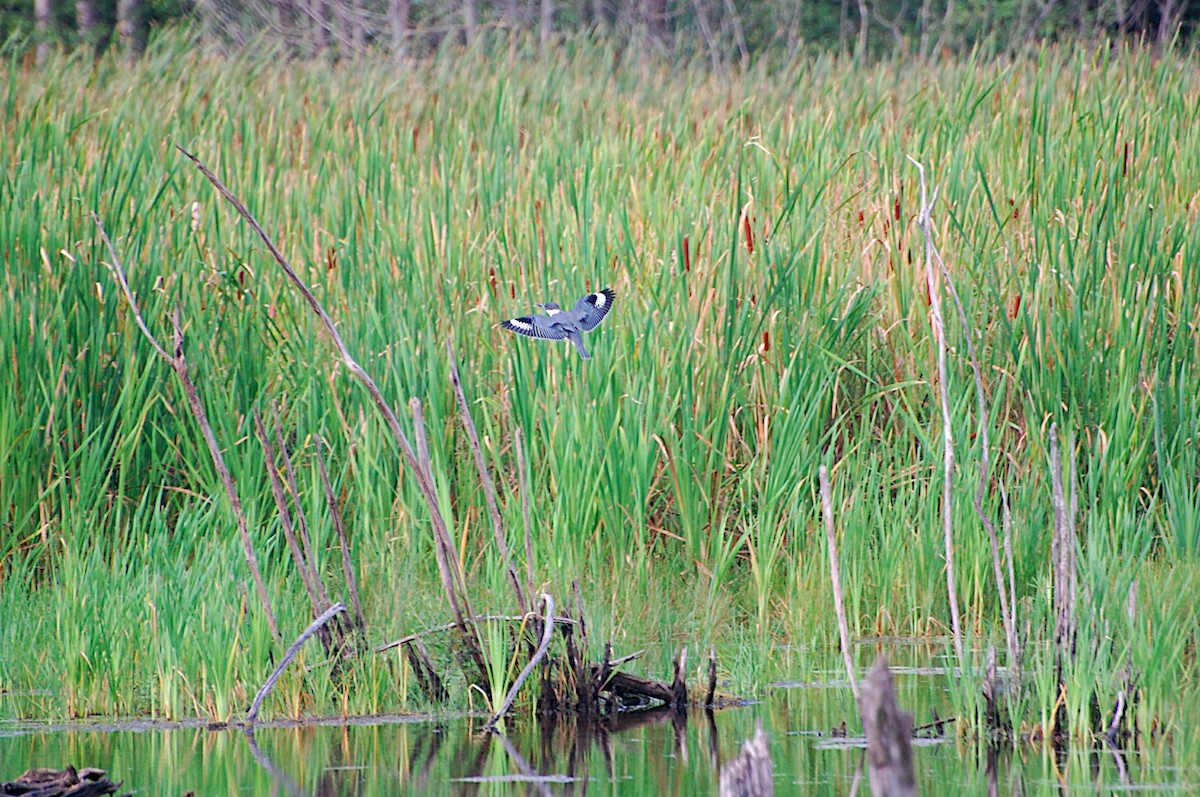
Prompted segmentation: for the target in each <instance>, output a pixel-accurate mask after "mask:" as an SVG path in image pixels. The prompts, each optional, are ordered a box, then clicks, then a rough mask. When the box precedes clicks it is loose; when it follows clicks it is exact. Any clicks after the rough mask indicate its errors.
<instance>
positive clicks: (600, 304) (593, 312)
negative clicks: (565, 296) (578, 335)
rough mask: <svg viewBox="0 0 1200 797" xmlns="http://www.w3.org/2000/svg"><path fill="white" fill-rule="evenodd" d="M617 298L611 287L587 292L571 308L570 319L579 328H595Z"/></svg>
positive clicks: (583, 329) (584, 329)
mask: <svg viewBox="0 0 1200 797" xmlns="http://www.w3.org/2000/svg"><path fill="white" fill-rule="evenodd" d="M616 298H617V293H616V291H614V290H613V289H612V288H605V289H604V290H602V291H599V292H598V293H589V294H588V295H587V296H584V297H583V298H582V299H580V300H579V301H578V302H576V303H575V307H573V308H572V309H571V315H572V316H573V317H574V318H573V319H572V320H573V321H575V324H576V325H577V326H578V327H579V329H580V330H582V331H584V332H587V331H588V330H591V329H595V328H596V327H597V326H598V325H599V324H600V322H601V321H603V320H604V316H606V315H608V311H609V309H610V308H611V307H612V304H613V300H614V299H616Z"/></svg>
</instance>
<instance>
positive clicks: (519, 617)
mask: <svg viewBox="0 0 1200 797" xmlns="http://www.w3.org/2000/svg"><path fill="white" fill-rule="evenodd" d="M533 617H534V618H536V619H540V620H544V619H546V618H544V617H540V616H539V615H533ZM529 618H530V615H528V614H483V615H479V616H478V617H476V618H475V619H476V620H477V621H479V622H482V623H491V622H507V623H525V622H528V621H529ZM553 621H554V622H556V623H559V624H560V625H579V621H578V620H576V619H575V618H574V617H563V616H562V615H559V616H558V617H555V618H553ZM457 627H458V626H456V625H455V624H454V623H446V624H445V625H439V626H434V627H433V628H426V629H425V630H423V631H417V632H415V633H412V634H409V635H408V636H404V637H400V638H399V639H397V640H394V641H392V642H385V643H383V644H382V645H379V646H378V647H375V648H372V650H374V651H375V652H376V653H383V652H384V651H386V650H391V649H392V648H397V647H400V646H401V645H405V644H408V643H409V642H413V641H415V640H418V639H422V638H424V637H427V636H432V635H434V634H441V633H443V632H446V631H449V630H451V629H454V628H457ZM645 653H646V651H645V650H639V651H637V652H636V653H630V654H629V655H628V656H622V657H621V658H619V659H616V660H615V661H613V662H612V665H613V666H614V667H615V666H616V665H618V664H624V663H625V662H627V661H633V660H634V659H636V658H640V657H641V656H643V655H645Z"/></svg>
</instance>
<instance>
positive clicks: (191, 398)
mask: <svg viewBox="0 0 1200 797" xmlns="http://www.w3.org/2000/svg"><path fill="white" fill-rule="evenodd" d="M92 220H93V221H95V222H96V227H97V228H98V229H99V230H100V237H101V238H103V239H104V245H105V246H107V247H108V253H109V255H110V256H111V257H112V260H113V262H112V271H113V272H114V275H115V277H116V280H117V282H118V284H119V285H120V286H121V292H122V293H124V294H125V301H126V302H128V304H129V309H130V310H131V311H132V312H133V317H134V320H135V321H136V322H137V325H138V328H139V329H140V330H142V334H143V335H145V336H146V339H147V340H148V341H150V345H151V346H153V347H154V350H155V351H156V352H158V356H159V357H161V358H163V359H164V360H166V362H167V364H168V365H170V366H171V368H172V369H173V370H174V371H175V376H176V377H177V378H178V379H179V382H180V384H182V385H183V392H184V394H185V395H186V396H187V400H188V407H189V409H191V412H192V416H193V417H194V418H195V419H196V423H197V425H199V427H200V433H201V435H202V436H203V437H204V443H205V445H207V446H208V453H209V456H210V457H211V458H212V461H213V467H214V468H216V471H217V475H218V476H220V478H221V484H222V486H223V487H224V488H225V495H226V497H228V498H229V504H230V506H231V507H232V508H233V516H234V518H235V520H236V521H237V527H238V536H239V537H240V538H241V541H242V551H243V553H244V554H245V555H246V564H247V565H248V566H249V568H250V577H251V578H252V579H253V580H254V589H255V591H256V592H258V599H259V602H261V603H262V607H263V612H264V613H265V614H266V616H267V625H268V626H269V627H270V629H271V635H272V636H273V637H274V638H275V641H276V642H282V641H283V637H282V635H280V633H279V624H278V623H276V622H275V613H274V612H273V611H271V600H270V598H268V597H267V587H266V584H265V583H264V582H263V577H262V571H260V570H259V567H258V557H257V556H256V555H255V553H254V545H253V544H252V542H251V540H250V530H249V527H248V526H247V523H246V513H245V512H244V511H242V499H241V498H240V497H239V496H238V492H237V485H236V484H235V483H234V481H233V476H232V475H231V474H230V473H229V468H228V467H226V465H225V457H224V456H223V455H222V454H221V447H220V446H219V445H218V444H217V438H216V435H214V434H213V430H212V424H210V423H209V421H208V413H207V412H205V410H204V405H203V404H202V403H201V402H200V394H199V392H198V391H197V390H196V385H195V384H194V383H193V382H192V379H191V376H190V375H189V373H188V367H187V360H186V359H185V358H184V353H183V322H182V320H181V318H180V313H179V308H178V307H176V308H175V312H174V313H173V314H172V316H171V322H172V324H174V327H175V353H174V354H173V355H172V354H168V353H167V350H166V349H165V348H163V347H162V345H161V344H159V342H158V340H156V339H155V337H154V335H153V334H151V332H150V329H149V327H147V326H146V322H145V320H144V319H143V318H142V311H141V310H140V309H139V308H138V304H137V300H136V299H134V297H133V291H131V290H130V289H129V281H128V280H127V279H126V278H125V269H123V268H122V267H121V258H120V257H119V256H118V255H117V249H116V247H115V246H113V242H112V241H111V240H110V239H109V237H108V233H107V232H106V231H105V229H104V224H103V223H102V222H101V221H100V217H99V216H98V215H97V214H95V213H93V214H92Z"/></svg>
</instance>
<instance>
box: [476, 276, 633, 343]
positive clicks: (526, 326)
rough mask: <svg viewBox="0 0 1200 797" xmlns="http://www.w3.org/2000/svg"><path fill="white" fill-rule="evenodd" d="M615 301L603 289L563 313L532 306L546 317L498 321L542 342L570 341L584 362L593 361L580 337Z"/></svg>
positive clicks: (609, 291) (550, 307) (555, 307)
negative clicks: (540, 310) (543, 312)
mask: <svg viewBox="0 0 1200 797" xmlns="http://www.w3.org/2000/svg"><path fill="white" fill-rule="evenodd" d="M616 298H617V294H616V291H614V290H613V289H612V288H605V289H604V290H602V291H598V292H597V293H589V294H588V295H587V296H584V297H583V298H582V299H580V300H579V301H577V302H576V303H575V306H574V307H572V308H571V309H570V310H563V309H562V308H561V307H559V306H558V305H557V304H555V303H554V302H546V303H545V304H539V305H535V307H541V308H543V309H544V310H545V311H546V315H523V316H521V317H520V318H510V319H508V320H507V321H502V322H500V326H502V327H504V328H505V329H508V330H511V331H513V332H516V333H517V334H518V335H525V336H526V337H530V338H541V339H542V340H569V341H571V342H572V343H574V344H575V348H576V349H578V350H579V356H580V357H582V358H583V359H585V360H590V359H592V355H590V354H588V352H587V349H585V348H584V347H583V334H582V333H584V332H590V331H591V330H593V329H595V328H596V327H597V326H599V324H600V322H601V321H603V320H604V316H606V315H608V310H609V308H611V307H612V303H613V300H614V299H616Z"/></svg>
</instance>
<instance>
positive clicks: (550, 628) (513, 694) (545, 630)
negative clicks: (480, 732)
mask: <svg viewBox="0 0 1200 797" xmlns="http://www.w3.org/2000/svg"><path fill="white" fill-rule="evenodd" d="M542 602H543V604H544V605H545V607H546V611H545V617H546V618H547V619H546V622H545V623H544V624H543V626H542V641H541V644H539V645H538V649H537V651H536V652H535V653H534V654H533V658H531V659H530V660H529V663H528V664H526V665H525V668H524V669H522V670H521V673H520V675H518V676H517V680H515V681H513V685H512V688H511V689H509V690H508V696H507V697H505V698H504V702H503V703H501V704H500V708H498V709H497V710H496V713H495V714H493V715H492V717H491V719H489V720H488V721H487V724H486V725H484V726H483V727H484V729H485V730H489V731H490V730H494V729H495V727H496V723H497V722H499V721H500V719H501V718H502V717H503V716H504V714H505V713H506V712H507V711H508V710H509V708H511V707H512V704H513V701H514V700H516V698H517V692H518V691H519V690H520V688H521V685H522V684H524V683H525V680H526V679H527V678H528V677H529V676H530V675H532V674H533V668H534V667H536V666H537V663H538V662H539V661H541V660H542V657H543V656H545V655H546V651H547V650H548V649H549V647H550V639H551V638H552V637H553V636H554V599H553V598H551V597H550V594H549V593H546V592H543V593H542Z"/></svg>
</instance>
